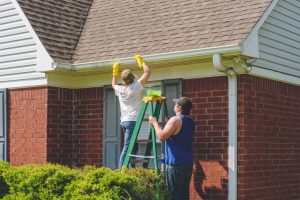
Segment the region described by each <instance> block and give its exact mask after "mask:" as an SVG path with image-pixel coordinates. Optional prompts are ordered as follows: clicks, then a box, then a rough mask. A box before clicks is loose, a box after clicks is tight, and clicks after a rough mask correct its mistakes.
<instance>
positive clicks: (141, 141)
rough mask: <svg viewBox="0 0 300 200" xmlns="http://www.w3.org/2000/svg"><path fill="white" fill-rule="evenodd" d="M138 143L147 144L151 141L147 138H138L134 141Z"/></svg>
mask: <svg viewBox="0 0 300 200" xmlns="http://www.w3.org/2000/svg"><path fill="white" fill-rule="evenodd" d="M136 142H137V143H139V144H148V143H152V140H149V139H140V140H137V141H136Z"/></svg>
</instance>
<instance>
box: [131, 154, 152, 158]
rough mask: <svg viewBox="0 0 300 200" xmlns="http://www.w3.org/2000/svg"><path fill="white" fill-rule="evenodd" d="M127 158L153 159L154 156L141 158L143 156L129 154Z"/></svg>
mask: <svg viewBox="0 0 300 200" xmlns="http://www.w3.org/2000/svg"><path fill="white" fill-rule="evenodd" d="M129 156H130V157H134V158H154V156H143V155H134V154H129Z"/></svg>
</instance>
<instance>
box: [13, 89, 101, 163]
mask: <svg viewBox="0 0 300 200" xmlns="http://www.w3.org/2000/svg"><path fill="white" fill-rule="evenodd" d="M8 102H9V107H8V118H9V125H8V136H9V141H8V148H9V161H10V162H11V163H12V164H13V165H21V164H27V163H45V162H53V163H61V164H66V165H72V166H82V165H83V164H91V165H97V166H100V165H102V145H103V144H102V118H103V116H102V115H103V114H102V113H103V110H102V107H103V88H91V89H80V90H72V89H62V88H53V87H49V88H48V87H40V88H28V89H18V90H9V100H8Z"/></svg>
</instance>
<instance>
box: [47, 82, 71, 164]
mask: <svg viewBox="0 0 300 200" xmlns="http://www.w3.org/2000/svg"><path fill="white" fill-rule="evenodd" d="M73 93H74V90H71V89H63V88H52V87H50V88H49V90H48V103H49V106H48V107H49V109H48V130H47V132H48V140H47V141H48V143H47V149H48V152H47V153H48V154H47V155H48V161H49V162H53V163H60V164H65V165H69V166H72V165H74V163H73V162H74V161H73V151H74V150H73V143H74V136H73V121H74V120H73V112H74V111H73V109H74V106H73V103H74V102H73V101H74V100H73V95H74V94H73Z"/></svg>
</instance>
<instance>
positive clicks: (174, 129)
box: [149, 116, 182, 141]
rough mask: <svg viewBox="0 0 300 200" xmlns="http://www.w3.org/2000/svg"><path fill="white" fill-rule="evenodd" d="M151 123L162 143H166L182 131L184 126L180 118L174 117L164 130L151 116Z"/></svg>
mask: <svg viewBox="0 0 300 200" xmlns="http://www.w3.org/2000/svg"><path fill="white" fill-rule="evenodd" d="M149 123H150V124H151V125H153V127H154V129H155V134H156V136H157V138H158V139H159V140H161V141H165V140H166V139H168V138H169V137H170V136H172V135H176V134H177V133H178V132H179V131H180V129H181V126H182V121H181V119H180V118H179V117H178V116H174V117H172V118H171V119H169V120H168V122H167V124H166V125H165V127H164V129H162V128H161V127H160V126H159V124H158V122H157V120H156V118H155V117H152V116H149Z"/></svg>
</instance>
